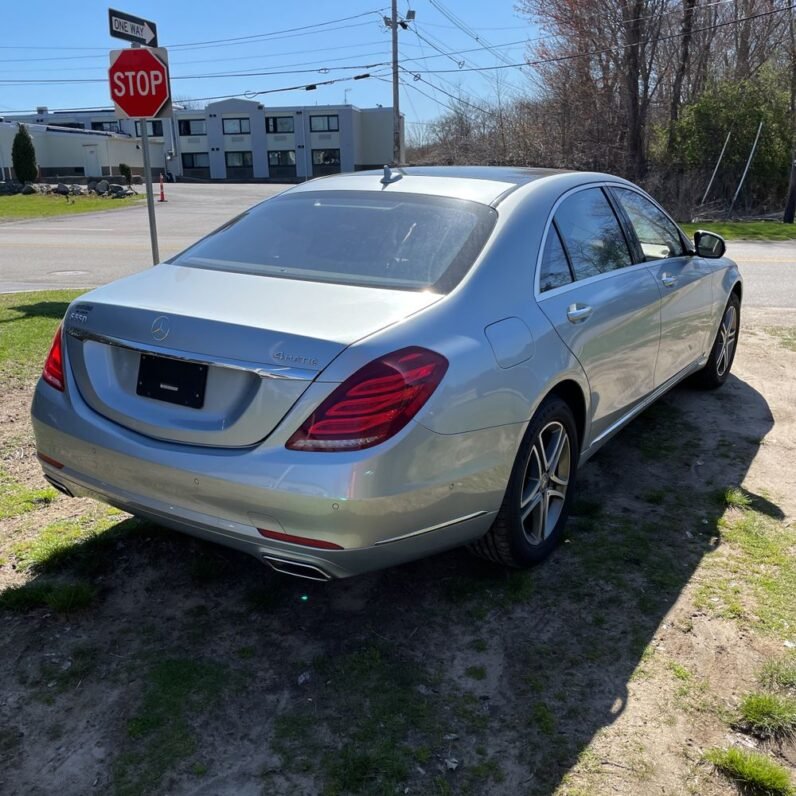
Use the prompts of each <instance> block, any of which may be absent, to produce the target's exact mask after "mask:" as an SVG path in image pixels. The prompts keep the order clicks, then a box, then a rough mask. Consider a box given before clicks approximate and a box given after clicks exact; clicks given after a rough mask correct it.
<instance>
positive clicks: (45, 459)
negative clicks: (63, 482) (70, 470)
mask: <svg viewBox="0 0 796 796" xmlns="http://www.w3.org/2000/svg"><path fill="white" fill-rule="evenodd" d="M36 455H37V456H38V457H39V459H41V460H42V461H43V462H44V463H45V464H49V465H50V467H55V469H56V470H62V469H63V467H64V466H63V464H61V462H59V461H57V460H56V459H51V458H50V457H49V456H45V455H44V454H43V453H42V452H41V451H36Z"/></svg>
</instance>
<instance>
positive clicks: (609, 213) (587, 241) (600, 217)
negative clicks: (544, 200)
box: [555, 188, 632, 279]
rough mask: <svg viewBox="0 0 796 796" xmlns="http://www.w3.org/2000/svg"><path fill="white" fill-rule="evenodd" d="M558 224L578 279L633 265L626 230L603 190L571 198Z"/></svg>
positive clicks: (560, 210) (561, 209) (557, 217)
mask: <svg viewBox="0 0 796 796" xmlns="http://www.w3.org/2000/svg"><path fill="white" fill-rule="evenodd" d="M555 221H556V224H557V226H558V229H559V231H560V233H561V237H562V238H563V241H564V243H565V245H566V247H567V251H568V252H569V258H570V262H571V263H572V270H573V271H574V273H575V279H588V278H589V277H590V276H596V275H597V274H605V273H607V272H609V271H614V270H616V269H617V268H624V267H625V266H627V265H630V264H631V263H632V258H631V256H630V250H629V249H628V246H627V241H626V240H625V235H624V233H623V232H622V227H621V226H620V225H619V221H618V220H617V218H616V215H615V214H614V211H613V208H612V207H611V205H610V203H609V202H608V199H607V198H606V196H605V194H604V193H603V191H602V189H600V188H587V189H586V190H584V191H578V192H577V193H574V194H572V195H571V196H569V197H567V198H566V199H565V200H564V201H563V202H562V203H561V206H560V207H559V208H558V210H557V211H556V214H555Z"/></svg>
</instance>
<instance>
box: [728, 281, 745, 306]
mask: <svg viewBox="0 0 796 796" xmlns="http://www.w3.org/2000/svg"><path fill="white" fill-rule="evenodd" d="M730 293H734V294H735V295H736V296H738V301H740V302H743V285H742V284H741V283H740V281H738V282H736V283H735V284H734V285H733V286H732V290H731V291H730Z"/></svg>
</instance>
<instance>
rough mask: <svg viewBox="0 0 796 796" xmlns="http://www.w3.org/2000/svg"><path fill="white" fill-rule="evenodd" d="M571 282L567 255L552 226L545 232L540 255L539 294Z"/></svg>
mask: <svg viewBox="0 0 796 796" xmlns="http://www.w3.org/2000/svg"><path fill="white" fill-rule="evenodd" d="M571 281H572V272H571V271H570V270H569V263H568V262H567V255H566V252H565V251H564V247H563V246H562V245H561V238H559V237H558V231H557V230H556V228H555V225H554V224H551V225H550V229H549V230H548V231H547V240H546V241H545V244H544V252H543V254H542V265H541V268H540V271H539V292H540V293H544V292H545V290H552V289H553V288H554V287H561V285H568V284H569V283H570V282H571Z"/></svg>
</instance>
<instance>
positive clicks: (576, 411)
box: [544, 379, 586, 446]
mask: <svg viewBox="0 0 796 796" xmlns="http://www.w3.org/2000/svg"><path fill="white" fill-rule="evenodd" d="M551 395H556V396H558V397H559V398H561V399H562V400H563V401H565V402H566V403H567V405H568V406H569V408H570V410H571V412H572V414H573V415H574V417H575V426H576V428H577V431H578V442H579V443H580V445H581V446H583V438H584V435H585V433H586V397H585V396H584V394H583V389H582V387H581V386H580V384H578V383H577V382H576V381H575V380H574V379H566V380H565V381H562V382H559V383H558V384H556V386H555V387H553V389H552V390H550V392H549V393H548V394H547V395H546V396H545V398H544V400H547V398H548V397H549V396H551Z"/></svg>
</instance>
